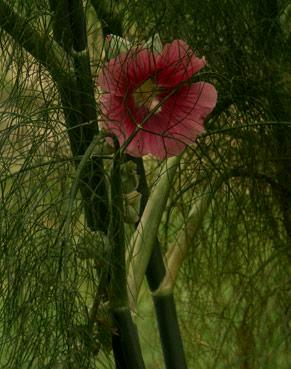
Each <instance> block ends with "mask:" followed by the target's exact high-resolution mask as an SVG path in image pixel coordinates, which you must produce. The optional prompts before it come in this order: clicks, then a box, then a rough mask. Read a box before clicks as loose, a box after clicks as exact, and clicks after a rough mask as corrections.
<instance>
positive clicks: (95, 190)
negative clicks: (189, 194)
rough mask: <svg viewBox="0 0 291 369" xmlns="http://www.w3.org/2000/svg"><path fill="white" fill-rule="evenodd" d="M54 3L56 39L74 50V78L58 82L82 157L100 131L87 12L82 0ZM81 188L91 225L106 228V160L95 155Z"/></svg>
mask: <svg viewBox="0 0 291 369" xmlns="http://www.w3.org/2000/svg"><path fill="white" fill-rule="evenodd" d="M50 5H51V8H52V11H53V28H54V37H55V39H56V41H57V42H58V43H59V44H61V45H62V46H63V47H64V49H66V50H68V49H69V47H71V48H72V49H71V50H70V51H71V52H72V56H73V64H74V78H72V79H71V80H70V81H68V82H66V83H65V84H63V83H59V84H58V85H59V90H60V95H61V100H62V105H63V108H64V112H65V117H66V122H67V126H68V134H69V138H70V143H71V148H72V152H73V155H74V156H75V157H80V156H82V155H83V154H84V152H85V151H86V149H87V147H88V146H89V145H90V143H91V141H92V140H93V138H94V135H96V134H97V133H98V124H97V110H96V101H95V96H94V87H93V81H92V75H91V70H90V58H89V53H88V49H87V35H86V24H85V12H84V8H83V3H82V1H80V0H72V1H68V0H63V1H59V2H56V1H54V0H51V1H50ZM57 32H58V33H57ZM65 36H66V37H67V38H66V39H65ZM76 164H78V160H77V161H76ZM80 191H81V194H82V198H83V202H84V209H85V214H86V220H87V223H88V226H89V227H90V228H91V229H92V230H98V229H100V230H103V231H106V229H107V224H108V207H107V192H106V187H105V180H104V170H103V162H102V159H99V158H92V159H90V161H88V164H87V167H86V169H85V170H84V172H83V176H82V178H81V181H80Z"/></svg>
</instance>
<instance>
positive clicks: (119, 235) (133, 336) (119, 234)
mask: <svg viewBox="0 0 291 369" xmlns="http://www.w3.org/2000/svg"><path fill="white" fill-rule="evenodd" d="M120 163H121V157H120V154H119V150H117V154H116V155H115V158H114V160H113V168H112V175H111V214H110V225H109V231H108V237H109V240H110V245H111V247H112V251H111V252H112V258H111V263H110V265H111V273H110V278H111V281H110V290H109V301H110V308H111V312H112V317H113V322H114V325H115V326H116V328H117V333H116V334H114V335H113V337H112V347H113V352H114V357H115V362H116V368H117V369H119V368H127V369H144V368H145V366H144V362H143V358H142V354H141V349H140V345H139V338H138V333H137V329H136V326H135V324H134V323H133V321H132V317H131V313H130V309H129V306H128V297H127V281H126V261H125V237H124V217H123V214H124V212H123V198H122V188H121V174H120Z"/></svg>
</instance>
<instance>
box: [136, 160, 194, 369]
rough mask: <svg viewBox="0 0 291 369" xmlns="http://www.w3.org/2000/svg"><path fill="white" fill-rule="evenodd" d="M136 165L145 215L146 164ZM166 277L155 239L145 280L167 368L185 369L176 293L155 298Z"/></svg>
mask: <svg viewBox="0 0 291 369" xmlns="http://www.w3.org/2000/svg"><path fill="white" fill-rule="evenodd" d="M132 160H133V161H134V162H135V163H136V164H137V173H138V175H139V187H138V191H139V192H140V193H141V194H142V198H141V209H140V214H141V215H142V213H143V211H144V209H145V206H146V203H147V201H148V197H149V191H148V186H147V181H146V175H145V170H144V165H143V161H142V159H141V158H132ZM165 277H166V267H165V262H164V259H163V255H162V251H161V247H160V243H159V240H158V238H156V240H155V242H154V246H153V250H152V254H151V257H150V259H149V263H148V266H147V269H146V278H147V282H148V285H149V288H150V290H151V292H152V293H153V295H152V297H153V302H154V306H155V313H156V317H157V321H158V327H159V335H160V340H161V345H162V349H163V355H164V361H165V365H166V368H167V369H170V368H175V369H186V368H187V364H186V358H185V352H184V348H183V341H182V337H181V333H180V328H179V323H178V317H177V311H176V304H175V299H174V295H173V291H171V292H170V294H168V295H167V296H161V297H160V296H155V294H154V292H155V291H156V290H158V289H159V287H160V285H161V284H162V282H163V280H164V278H165Z"/></svg>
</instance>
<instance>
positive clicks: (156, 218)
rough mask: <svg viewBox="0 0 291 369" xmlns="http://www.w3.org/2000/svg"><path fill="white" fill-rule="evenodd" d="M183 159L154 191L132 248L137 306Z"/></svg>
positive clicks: (131, 289)
mask: <svg viewBox="0 0 291 369" xmlns="http://www.w3.org/2000/svg"><path fill="white" fill-rule="evenodd" d="M179 161H180V157H175V158H172V159H169V160H167V161H166V163H165V165H164V166H163V169H162V174H161V176H160V179H159V182H158V184H157V185H156V187H155V188H154V189H153V192H152V193H151V195H150V197H149V200H148V202H147V205H146V207H145V210H144V212H143V215H142V217H141V220H140V222H139V225H138V227H137V229H136V231H135V232H134V234H133V236H132V238H131V241H130V247H129V257H128V259H129V271H128V295H129V298H130V301H131V305H132V306H134V305H135V302H136V300H137V297H138V293H139V290H140V287H141V284H142V281H143V279H144V276H145V272H146V269H147V266H148V263H149V260H150V257H151V255H152V251H153V247H154V244H155V241H156V238H157V233H158V228H159V224H160V220H161V217H162V214H163V211H164V208H165V206H166V203H167V200H168V195H169V191H170V188H171V185H172V182H173V179H174V176H175V173H176V169H177V166H178V164H179Z"/></svg>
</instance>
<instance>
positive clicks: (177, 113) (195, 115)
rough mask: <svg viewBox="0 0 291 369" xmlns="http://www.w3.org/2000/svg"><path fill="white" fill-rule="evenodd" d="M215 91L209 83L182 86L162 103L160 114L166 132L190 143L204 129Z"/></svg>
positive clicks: (213, 105) (215, 97)
mask: <svg viewBox="0 0 291 369" xmlns="http://www.w3.org/2000/svg"><path fill="white" fill-rule="evenodd" d="M216 101H217V91H216V89H215V88H214V86H212V85H211V84H210V83H206V82H198V83H195V84H193V85H192V86H189V87H188V86H185V87H182V88H181V89H180V90H179V91H178V92H177V93H176V94H175V95H173V96H171V97H170V98H169V99H168V101H167V102H166V103H165V104H164V106H163V109H162V112H161V114H162V115H163V119H165V120H167V121H168V122H169V123H168V132H169V134H170V135H172V136H173V137H176V139H178V140H179V141H181V142H184V143H186V144H190V143H192V142H193V141H194V140H195V139H196V137H197V135H198V134H200V133H201V132H203V131H204V119H205V118H206V116H207V115H208V114H209V113H211V111H212V110H213V109H214V107H215V105H216Z"/></svg>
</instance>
